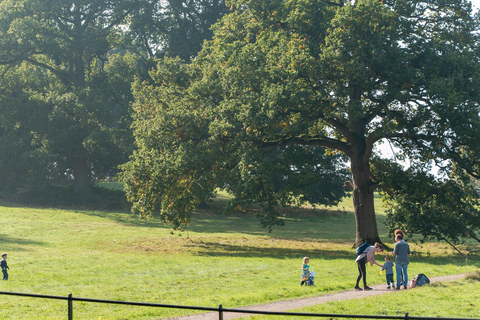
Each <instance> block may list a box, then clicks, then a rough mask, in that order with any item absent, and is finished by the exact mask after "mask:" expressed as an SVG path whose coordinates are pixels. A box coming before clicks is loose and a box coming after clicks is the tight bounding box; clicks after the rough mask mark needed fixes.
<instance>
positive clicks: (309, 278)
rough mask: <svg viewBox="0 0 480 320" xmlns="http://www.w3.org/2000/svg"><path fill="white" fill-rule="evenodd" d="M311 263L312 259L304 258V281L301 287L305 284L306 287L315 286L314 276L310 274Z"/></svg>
mask: <svg viewBox="0 0 480 320" xmlns="http://www.w3.org/2000/svg"><path fill="white" fill-rule="evenodd" d="M309 263H310V258H309V257H304V258H303V263H302V281H301V282H300V285H301V286H303V284H304V283H305V285H306V286H308V285H314V282H313V276H312V275H311V274H310V266H309Z"/></svg>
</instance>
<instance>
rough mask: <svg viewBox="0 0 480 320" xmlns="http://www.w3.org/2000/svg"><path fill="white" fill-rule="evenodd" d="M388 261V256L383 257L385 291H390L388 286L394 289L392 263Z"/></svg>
mask: <svg viewBox="0 0 480 320" xmlns="http://www.w3.org/2000/svg"><path fill="white" fill-rule="evenodd" d="M390 260H391V258H390V256H386V257H385V263H384V264H383V267H382V271H383V270H385V277H386V279H387V289H390V284H391V285H392V286H393V289H395V281H393V262H392V261H390Z"/></svg>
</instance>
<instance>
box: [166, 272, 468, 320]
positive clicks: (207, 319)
mask: <svg viewBox="0 0 480 320" xmlns="http://www.w3.org/2000/svg"><path fill="white" fill-rule="evenodd" d="M465 276H466V274H457V275H450V276H442V277H436V278H430V283H435V282H443V281H452V280H457V279H460V278H463V277H465ZM372 288H373V290H371V291H355V290H348V291H342V292H337V293H332V294H327V295H322V296H318V297H313V298H305V299H296V300H287V301H279V302H273V303H267V304H261V305H256V306H248V307H241V308H235V309H236V310H255V311H273V312H285V311H289V310H293V309H298V308H303V307H309V306H313V305H317V304H321V303H325V302H330V301H341V300H347V299H358V298H365V297H370V296H376V295H380V294H386V293H394V292H399V291H396V290H391V289H390V290H388V289H387V287H386V284H379V285H375V286H372ZM413 290H415V289H413ZM401 291H403V290H401ZM224 307H225V308H228V306H224ZM230 308H231V307H230ZM232 309H233V308H232ZM249 316H252V314H248V313H236V312H234V313H232V312H224V313H223V319H225V320H227V319H237V318H246V317H249ZM217 319H218V312H209V313H203V314H197V315H191V316H185V317H175V318H169V320H217Z"/></svg>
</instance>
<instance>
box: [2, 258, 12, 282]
mask: <svg viewBox="0 0 480 320" xmlns="http://www.w3.org/2000/svg"><path fill="white" fill-rule="evenodd" d="M0 267H1V268H2V273H3V279H2V280H8V272H7V269H10V268H9V267H8V265H7V254H6V253H2V261H0Z"/></svg>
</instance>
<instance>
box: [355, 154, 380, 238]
mask: <svg viewBox="0 0 480 320" xmlns="http://www.w3.org/2000/svg"><path fill="white" fill-rule="evenodd" d="M350 160H351V169H352V175H353V206H354V210H355V220H356V229H357V234H356V238H355V245H356V246H358V245H360V244H362V243H363V242H365V241H368V242H369V243H370V244H374V243H375V242H380V237H379V236H378V228H377V220H376V217H375V206H374V190H375V188H373V187H372V184H371V180H370V164H369V161H368V159H366V157H364V156H363V157H352V158H351V159H350Z"/></svg>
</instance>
